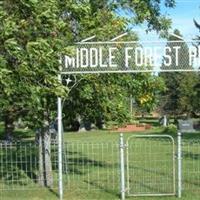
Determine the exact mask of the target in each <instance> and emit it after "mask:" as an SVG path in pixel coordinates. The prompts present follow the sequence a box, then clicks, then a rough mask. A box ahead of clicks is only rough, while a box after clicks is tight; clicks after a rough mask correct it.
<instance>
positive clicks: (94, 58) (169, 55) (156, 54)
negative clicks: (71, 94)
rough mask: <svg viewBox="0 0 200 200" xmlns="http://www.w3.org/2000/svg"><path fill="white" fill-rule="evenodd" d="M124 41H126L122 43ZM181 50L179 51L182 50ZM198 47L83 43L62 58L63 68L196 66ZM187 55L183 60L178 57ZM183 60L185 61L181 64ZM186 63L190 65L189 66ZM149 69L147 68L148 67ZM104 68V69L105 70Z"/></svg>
mask: <svg viewBox="0 0 200 200" xmlns="http://www.w3.org/2000/svg"><path fill="white" fill-rule="evenodd" d="M126 44H127V43H126ZM97 46H98V45H97ZM182 50H183V51H182ZM199 52H200V46H198V47H194V46H189V47H188V48H187V47H186V48H184V49H183V45H177V44H176V45H175V46H173V45H172V46H166V45H163V46H156V45H155V46H150V45H146V46H142V45H137V46H136V45H134V46H130V45H126V46H123V45H121V46H120V45H116V46H114V45H112V46H109V45H106V46H103V45H99V47H95V45H93V46H91V47H90V46H89V47H87V46H85V47H84V46H83V47H79V48H78V47H77V48H76V52H75V53H76V55H75V57H69V56H65V57H64V64H65V69H66V70H68V69H69V70H71V71H75V70H76V69H77V70H78V69H79V70H81V68H83V70H89V69H91V70H92V71H95V70H99V71H101V69H102V70H103V69H105V70H107V69H108V70H109V69H110V70H118V69H120V70H123V68H124V70H131V69H133V70H134V69H139V67H140V68H141V69H145V68H144V67H147V66H151V67H152V68H153V67H157V66H158V68H157V69H159V67H161V66H166V67H172V69H173V67H175V68H176V69H181V67H182V66H183V68H184V67H185V68H184V69H186V68H187V65H188V69H192V68H191V66H193V67H195V66H196V69H198V68H197V67H198V66H200V53H199ZM187 55H188V63H187V59H185V58H182V57H181V56H187ZM183 62H186V63H183ZM189 66H190V68H189ZM150 69H151V68H150ZM105 70H104V71H105Z"/></svg>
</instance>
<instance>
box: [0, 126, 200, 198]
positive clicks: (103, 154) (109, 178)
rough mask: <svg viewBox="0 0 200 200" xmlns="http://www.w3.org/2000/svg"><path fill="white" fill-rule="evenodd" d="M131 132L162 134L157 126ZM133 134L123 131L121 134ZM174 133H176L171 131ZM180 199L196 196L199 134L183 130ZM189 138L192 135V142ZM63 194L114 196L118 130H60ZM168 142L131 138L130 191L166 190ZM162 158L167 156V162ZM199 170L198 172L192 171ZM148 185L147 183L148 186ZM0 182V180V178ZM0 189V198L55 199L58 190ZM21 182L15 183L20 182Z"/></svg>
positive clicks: (169, 177)
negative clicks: (182, 169)
mask: <svg viewBox="0 0 200 200" xmlns="http://www.w3.org/2000/svg"><path fill="white" fill-rule="evenodd" d="M134 134H139V135H142V134H146V135H147V134H163V129H161V128H159V127H157V128H154V129H152V130H150V131H146V132H139V133H134ZM131 135H133V134H132V133H124V138H125V140H127V138H128V137H130V136H131ZM173 137H174V138H175V139H176V137H175V135H173ZM184 138H185V141H184V143H185V144H187V145H185V146H184V148H183V157H184V160H183V167H184V171H183V174H184V177H185V179H184V184H183V186H184V191H183V197H182V199H183V200H198V199H199V196H200V140H199V134H193V135H189V134H188V135H186V136H184ZM192 140H195V141H197V142H196V143H191V141H192ZM64 141H65V149H64V152H65V153H64V160H65V163H67V165H64V172H68V173H64V199H70V200H71V199H74V200H82V199H85V200H89V199H91V200H96V199H102V200H112V199H113V200H114V199H119V159H118V157H119V152H118V151H119V149H118V146H117V145H118V141H119V133H116V132H107V131H93V132H86V133H65V134H64ZM171 150H172V149H171V143H169V142H168V141H166V140H156V139H152V140H149V139H139V140H135V139H132V140H131V141H130V147H129V179H128V178H127V177H126V179H128V180H129V184H130V185H129V186H130V192H131V193H135V192H137V193H140V192H144V193H149V192H151V191H152V192H168V191H171V190H172V189H173V187H172V184H171V183H172V174H171V172H172V170H171V167H172V163H171V162H172V161H171V160H170V159H171ZM166 161H167V162H166ZM197 172H198V173H197ZM149 185H150V186H151V187H149ZM0 188H1V184H0ZM7 188H8V190H1V189H0V192H1V193H0V198H1V199H2V200H11V199H12V200H25V199H26V200H27V199H29V200H40V199H41V200H54V199H58V196H57V195H58V192H57V190H56V189H55V190H50V189H43V188H40V187H38V186H37V188H36V189H35V190H30V191H29V190H28V188H29V185H26V186H25V187H23V190H18V191H16V190H9V185H7ZM19 188H20V187H19ZM127 199H131V200H133V199H136V200H146V199H151V200H152V199H155V200H156V199H161V200H174V199H177V197H127Z"/></svg>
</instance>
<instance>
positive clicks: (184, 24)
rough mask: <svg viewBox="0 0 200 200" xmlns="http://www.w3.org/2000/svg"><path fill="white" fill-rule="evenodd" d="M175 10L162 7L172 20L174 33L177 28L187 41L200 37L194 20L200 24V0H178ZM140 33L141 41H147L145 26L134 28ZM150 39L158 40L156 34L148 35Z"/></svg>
mask: <svg viewBox="0 0 200 200" xmlns="http://www.w3.org/2000/svg"><path fill="white" fill-rule="evenodd" d="M176 2H177V3H176V7H175V8H174V9H169V8H165V7H164V6H163V7H162V12H163V13H165V14H167V15H168V16H169V17H170V18H171V19H172V31H173V29H175V28H177V29H179V30H180V32H181V34H182V35H183V37H184V38H185V40H191V39H192V38H194V37H195V35H197V34H198V35H200V33H199V32H198V29H197V28H196V27H195V25H194V22H193V19H196V21H197V22H199V23H200V0H177V1H176ZM133 30H134V31H136V32H137V33H138V35H139V36H140V39H141V40H146V39H145V38H147V35H146V34H145V26H144V25H142V26H137V27H134V28H133ZM148 39H150V40H158V36H157V34H156V33H155V32H151V33H149V34H148Z"/></svg>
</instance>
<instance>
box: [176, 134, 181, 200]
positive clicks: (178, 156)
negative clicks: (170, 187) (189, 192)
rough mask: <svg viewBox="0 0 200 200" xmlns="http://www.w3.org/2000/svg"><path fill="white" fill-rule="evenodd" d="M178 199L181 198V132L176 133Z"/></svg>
mask: <svg viewBox="0 0 200 200" xmlns="http://www.w3.org/2000/svg"><path fill="white" fill-rule="evenodd" d="M177 159H178V198H181V193H182V149H181V132H178V153H177Z"/></svg>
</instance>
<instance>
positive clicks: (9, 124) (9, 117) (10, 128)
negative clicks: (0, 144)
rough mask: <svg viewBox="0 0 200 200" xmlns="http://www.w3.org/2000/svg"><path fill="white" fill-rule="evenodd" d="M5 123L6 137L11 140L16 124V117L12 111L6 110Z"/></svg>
mask: <svg viewBox="0 0 200 200" xmlns="http://www.w3.org/2000/svg"><path fill="white" fill-rule="evenodd" d="M4 123H5V139H6V140H8V141H11V140H12V138H13V132H14V129H15V126H14V117H13V113H12V112H9V111H8V112H6V113H5V115H4Z"/></svg>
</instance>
